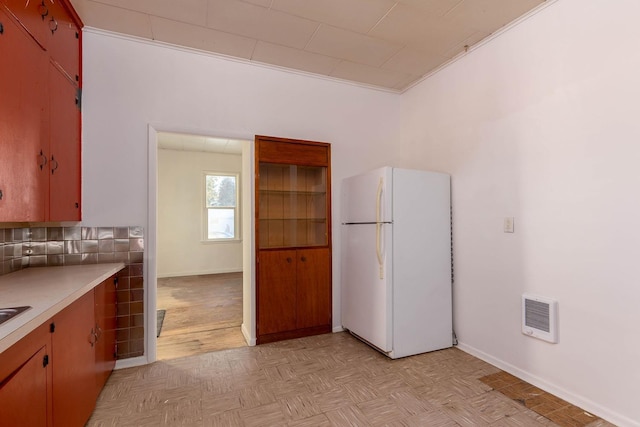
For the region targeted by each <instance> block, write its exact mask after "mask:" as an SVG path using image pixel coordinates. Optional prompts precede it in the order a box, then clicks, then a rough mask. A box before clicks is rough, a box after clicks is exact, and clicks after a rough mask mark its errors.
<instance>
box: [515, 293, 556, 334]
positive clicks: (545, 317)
mask: <svg viewBox="0 0 640 427" xmlns="http://www.w3.org/2000/svg"><path fill="white" fill-rule="evenodd" d="M522 333H523V334H525V335H528V336H530V337H534V338H539V339H541V340H544V341H549V342H551V343H557V342H558V302H557V301H553V300H551V299H549V298H543V297H538V296H534V295H526V294H525V295H522Z"/></svg>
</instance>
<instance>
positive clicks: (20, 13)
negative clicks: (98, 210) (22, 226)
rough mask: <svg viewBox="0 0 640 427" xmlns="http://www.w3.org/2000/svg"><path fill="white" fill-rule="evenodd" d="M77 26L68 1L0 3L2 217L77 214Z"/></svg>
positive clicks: (71, 218) (55, 217)
mask: <svg viewBox="0 0 640 427" xmlns="http://www.w3.org/2000/svg"><path fill="white" fill-rule="evenodd" d="M81 27H82V22H81V21H80V19H79V18H78V15H77V14H76V13H75V11H74V10H73V8H72V7H71V6H70V3H69V2H68V0H55V1H51V0H30V1H26V0H0V57H1V58H3V64H7V65H6V66H5V67H4V68H3V71H2V73H3V74H2V79H0V94H2V103H0V142H1V144H0V165H2V167H1V168H0V222H36V221H37V222H45V221H79V220H80V219H81V201H80V195H81V189H80V186H81V176H80V171H81V166H80V161H81V160H80V159H81V156H80V150H81V145H80V144H81V143H80V134H81V132H80V126H81V113H80V102H81V101H80V94H81V91H80V87H81V83H82V75H81V42H82V34H81V32H80V29H81Z"/></svg>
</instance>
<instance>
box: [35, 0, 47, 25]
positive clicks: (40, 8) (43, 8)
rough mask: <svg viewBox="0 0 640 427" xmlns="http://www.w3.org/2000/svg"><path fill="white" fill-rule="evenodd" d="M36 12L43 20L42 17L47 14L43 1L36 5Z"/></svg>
mask: <svg viewBox="0 0 640 427" xmlns="http://www.w3.org/2000/svg"><path fill="white" fill-rule="evenodd" d="M38 13H39V14H40V16H41V17H42V20H43V21H44V17H45V16H47V15H48V14H49V9H47V6H45V4H44V1H43V2H42V3H41V4H40V6H38Z"/></svg>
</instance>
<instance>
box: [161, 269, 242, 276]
mask: <svg viewBox="0 0 640 427" xmlns="http://www.w3.org/2000/svg"><path fill="white" fill-rule="evenodd" d="M225 273H242V268H223V269H217V270H200V271H178V272H174V273H165V274H160V275H158V279H164V278H167V277H182V276H202V275H205V274H225Z"/></svg>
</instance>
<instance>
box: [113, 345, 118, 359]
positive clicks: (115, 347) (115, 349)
mask: <svg viewBox="0 0 640 427" xmlns="http://www.w3.org/2000/svg"><path fill="white" fill-rule="evenodd" d="M113 358H114V359H117V358H118V344H116V345H114V346H113Z"/></svg>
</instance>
